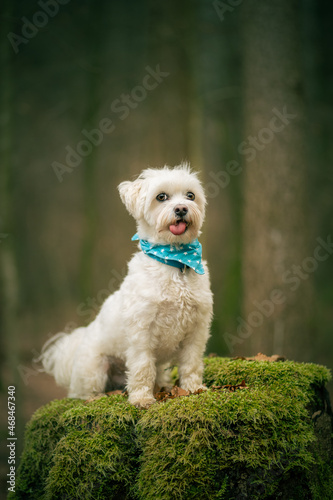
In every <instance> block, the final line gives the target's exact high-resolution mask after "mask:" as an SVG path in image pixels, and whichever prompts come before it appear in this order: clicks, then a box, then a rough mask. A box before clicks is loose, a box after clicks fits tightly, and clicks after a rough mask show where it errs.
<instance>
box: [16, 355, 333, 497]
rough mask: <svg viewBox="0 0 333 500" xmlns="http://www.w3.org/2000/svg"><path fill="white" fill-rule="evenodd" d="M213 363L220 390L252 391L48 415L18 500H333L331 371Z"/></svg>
mask: <svg viewBox="0 0 333 500" xmlns="http://www.w3.org/2000/svg"><path fill="white" fill-rule="evenodd" d="M205 363H206V368H205V382H206V384H207V385H208V386H209V387H211V386H214V385H225V384H233V385H237V384H240V383H241V382H242V381H243V380H245V383H246V386H247V387H246V388H245V389H242V390H236V391H234V392H230V391H227V390H208V391H207V392H204V393H202V394H198V395H191V396H184V397H178V398H175V399H169V400H167V401H165V402H162V403H155V404H154V405H152V406H151V407H150V408H149V410H137V409H136V408H134V407H133V406H131V405H129V404H128V402H127V399H126V398H125V397H124V396H113V395H112V396H108V397H107V396H104V397H102V398H100V399H96V400H93V401H90V402H87V403H85V402H82V401H77V400H69V399H65V400H62V401H53V402H52V403H50V404H49V405H46V406H45V407H43V408H41V409H39V410H38V411H37V412H36V413H35V415H34V416H33V417H32V419H31V421H30V422H29V424H28V426H27V430H26V436H25V448H24V452H23V455H22V459H21V465H20V468H19V471H18V477H17V484H16V492H15V494H11V495H10V497H9V498H11V499H31V500H36V499H43V500H48V499H80V500H82V499H94V500H95V499H108V500H109V499H117V500H118V499H133V500H134V499H138V500H139V499H144V500H149V499H151V500H157V499H161V500H164V499H165V500H167V499H168V500H175V499H199V500H204V499H243V498H244V499H246V498H247V499H262V498H267V499H276V498H281V499H286V500H296V499H314V500H317V499H318V500H319V499H320V500H325V499H327V500H331V499H332V498H333V473H332V458H333V456H332V455H333V446H332V413H331V410H330V405H329V400H328V396H327V392H326V390H325V382H327V380H328V379H329V377H330V375H329V371H328V370H327V369H326V368H325V367H323V366H319V365H313V364H302V363H294V362H289V361H286V362H277V363H270V362H267V361H246V360H230V359H223V358H210V359H207V360H206V361H205Z"/></svg>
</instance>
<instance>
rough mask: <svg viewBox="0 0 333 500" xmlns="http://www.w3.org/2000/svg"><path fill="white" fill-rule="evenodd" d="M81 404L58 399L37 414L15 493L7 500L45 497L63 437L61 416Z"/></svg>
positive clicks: (27, 438)
mask: <svg viewBox="0 0 333 500" xmlns="http://www.w3.org/2000/svg"><path fill="white" fill-rule="evenodd" d="M79 404H80V401H78V400H75V399H63V400H61V401H57V400H55V401H52V402H51V403H49V404H47V405H46V406H43V407H42V408H40V409H39V410H37V411H36V413H34V415H33V416H32V418H31V420H30V422H29V423H28V424H27V427H26V432H25V446H24V450H23V454H22V457H21V461H20V467H19V469H18V475H17V482H16V493H15V494H10V495H9V497H8V498H15V499H22V500H23V499H27V500H29V499H31V500H36V499H37V498H42V497H43V494H44V490H45V484H46V479H47V477H48V474H49V469H50V462H51V459H52V456H53V452H54V448H55V447H56V444H57V442H58V441H59V439H61V437H62V436H63V434H64V429H63V428H62V427H61V426H60V425H59V424H60V418H61V415H62V414H63V413H64V412H65V411H66V410H68V409H70V408H73V407H75V406H78V405H79Z"/></svg>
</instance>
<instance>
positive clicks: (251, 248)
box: [240, 0, 316, 359]
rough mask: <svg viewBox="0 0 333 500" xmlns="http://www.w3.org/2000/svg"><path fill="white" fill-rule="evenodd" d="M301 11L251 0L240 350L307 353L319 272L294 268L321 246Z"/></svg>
mask: <svg viewBox="0 0 333 500" xmlns="http://www.w3.org/2000/svg"><path fill="white" fill-rule="evenodd" d="M299 9H300V6H299V3H298V2H297V1H296V0H292V1H290V0H273V1H271V2H260V1H259V0H249V1H248V2H245V3H244V10H243V14H244V18H243V26H244V86H245V89H244V91H245V117H244V118H245V133H244V137H245V141H246V144H243V145H242V146H241V148H242V149H241V154H243V155H244V158H245V161H244V169H245V175H244V217H243V245H244V246H243V285H244V288H243V289H244V299H243V319H244V321H246V322H247V324H248V327H249V328H246V327H245V326H243V332H245V334H243V335H244V336H245V337H246V338H247V339H246V341H245V340H244V339H243V340H244V342H243V344H242V346H241V348H240V350H241V351H242V352H244V351H247V352H251V353H256V352H259V351H261V352H264V353H265V354H268V355H271V354H273V353H275V354H284V355H286V356H287V357H289V358H295V359H307V358H308V357H309V355H310V349H309V344H310V342H309V340H310V332H311V317H312V307H311V306H312V298H311V296H312V284H311V274H312V271H311V272H306V271H304V269H303V268H302V269H301V268H295V267H293V266H301V267H302V266H303V262H304V259H305V258H307V257H310V256H312V254H313V250H314V247H315V246H316V245H315V243H316V242H315V240H314V242H313V244H312V245H311V240H310V231H309V227H308V226H309V224H308V216H307V209H308V207H307V201H306V190H307V188H306V177H307V158H306V144H305V131H304V126H305V117H304V109H303V99H302V73H301V67H300V60H301V57H300V45H299V32H300V28H299V25H298V23H299V21H298V20H299V17H300V12H299ZM252 138H256V139H255V140H253V139H252ZM250 148H251V150H250ZM313 245H314V247H313ZM312 247H313V248H312ZM307 269H308V267H307ZM274 290H278V292H274ZM273 299H275V301H274V300H273ZM278 299H279V302H281V303H277V302H278ZM263 301H265V302H263ZM274 302H275V303H274ZM258 304H261V306H259V305H258ZM262 306H264V307H266V310H265V312H264V310H263V307H262ZM260 309H261V310H260Z"/></svg>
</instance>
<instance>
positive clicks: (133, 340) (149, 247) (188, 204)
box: [41, 164, 213, 408]
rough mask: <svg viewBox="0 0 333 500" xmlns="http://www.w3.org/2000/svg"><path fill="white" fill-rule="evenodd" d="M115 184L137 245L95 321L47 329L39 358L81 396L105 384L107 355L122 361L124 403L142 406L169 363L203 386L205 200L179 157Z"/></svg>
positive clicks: (208, 307) (208, 299)
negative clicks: (52, 332) (201, 240)
mask: <svg viewBox="0 0 333 500" xmlns="http://www.w3.org/2000/svg"><path fill="white" fill-rule="evenodd" d="M118 189H119V193H120V197H121V199H122V201H123V203H124V204H125V206H126V208H127V210H128V211H129V213H130V214H131V215H132V216H133V217H134V218H135V220H136V222H137V234H136V235H135V236H134V237H133V238H132V239H134V240H135V239H137V240H139V248H140V249H141V251H139V252H137V253H135V254H134V256H133V257H132V259H131V261H130V262H129V264H128V275H127V276H126V278H125V279H124V281H123V283H122V285H121V287H120V289H119V290H118V291H116V292H115V293H114V294H112V295H110V296H109V297H108V298H107V299H106V301H105V302H104V304H103V305H102V307H101V310H100V312H99V314H98V315H97V317H96V318H95V320H94V321H93V322H92V323H91V324H90V325H88V326H87V327H81V328H77V329H76V330H74V331H73V332H72V333H71V334H69V335H68V334H65V333H60V334H58V335H56V336H54V337H53V338H52V339H50V340H49V341H48V342H47V343H46V344H45V346H44V347H43V351H42V355H41V360H42V363H43V366H44V370H45V371H46V372H47V373H49V374H51V375H53V376H54V377H55V380H56V382H57V383H58V384H59V385H61V386H64V387H66V388H68V396H69V397H72V398H81V399H87V398H88V397H89V396H91V395H93V394H96V393H100V392H103V391H105V389H106V387H107V383H108V373H110V372H109V368H110V362H111V363H112V360H113V361H114V360H116V361H117V362H118V366H119V363H123V365H124V367H126V376H127V390H128V394H129V401H130V403H132V404H134V405H135V406H137V407H145V408H147V407H148V406H149V405H151V404H152V403H153V402H154V401H155V399H154V396H153V390H154V386H155V383H156V384H157V385H159V386H160V387H162V386H163V387H170V386H171V378H170V369H168V367H170V365H171V363H176V364H178V367H179V379H180V386H181V387H182V388H184V389H186V390H188V391H190V392H194V391H196V390H198V389H201V388H204V386H203V385H202V373H203V360H202V358H203V354H204V351H205V347H206V343H207V340H208V337H209V330H210V323H211V318H212V304H213V298H212V292H211V290H210V283H209V275H208V269H207V265H206V262H205V261H203V262H201V245H200V243H199V242H198V240H197V238H198V236H199V235H200V234H201V233H200V229H201V226H202V223H203V220H204V216H205V205H206V199H205V195H204V191H203V188H202V186H201V184H200V182H199V180H198V177H197V174H196V173H193V172H191V170H190V168H189V166H188V165H186V164H182V165H180V166H177V167H175V168H173V169H171V168H169V167H164V168H162V169H150V168H149V169H146V170H144V171H143V172H142V173H141V174H140V175H139V177H138V178H137V179H136V180H134V181H133V182H130V181H127V182H122V183H121V184H120V185H119V187H118Z"/></svg>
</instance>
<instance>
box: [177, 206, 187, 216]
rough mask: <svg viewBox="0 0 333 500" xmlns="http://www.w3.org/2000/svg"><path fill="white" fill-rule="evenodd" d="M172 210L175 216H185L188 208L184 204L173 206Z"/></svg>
mask: <svg viewBox="0 0 333 500" xmlns="http://www.w3.org/2000/svg"><path fill="white" fill-rule="evenodd" d="M174 212H175V214H176V216H177V217H185V215H186V214H187V212H188V208H187V206H186V205H177V206H176V207H175V208H174Z"/></svg>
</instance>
